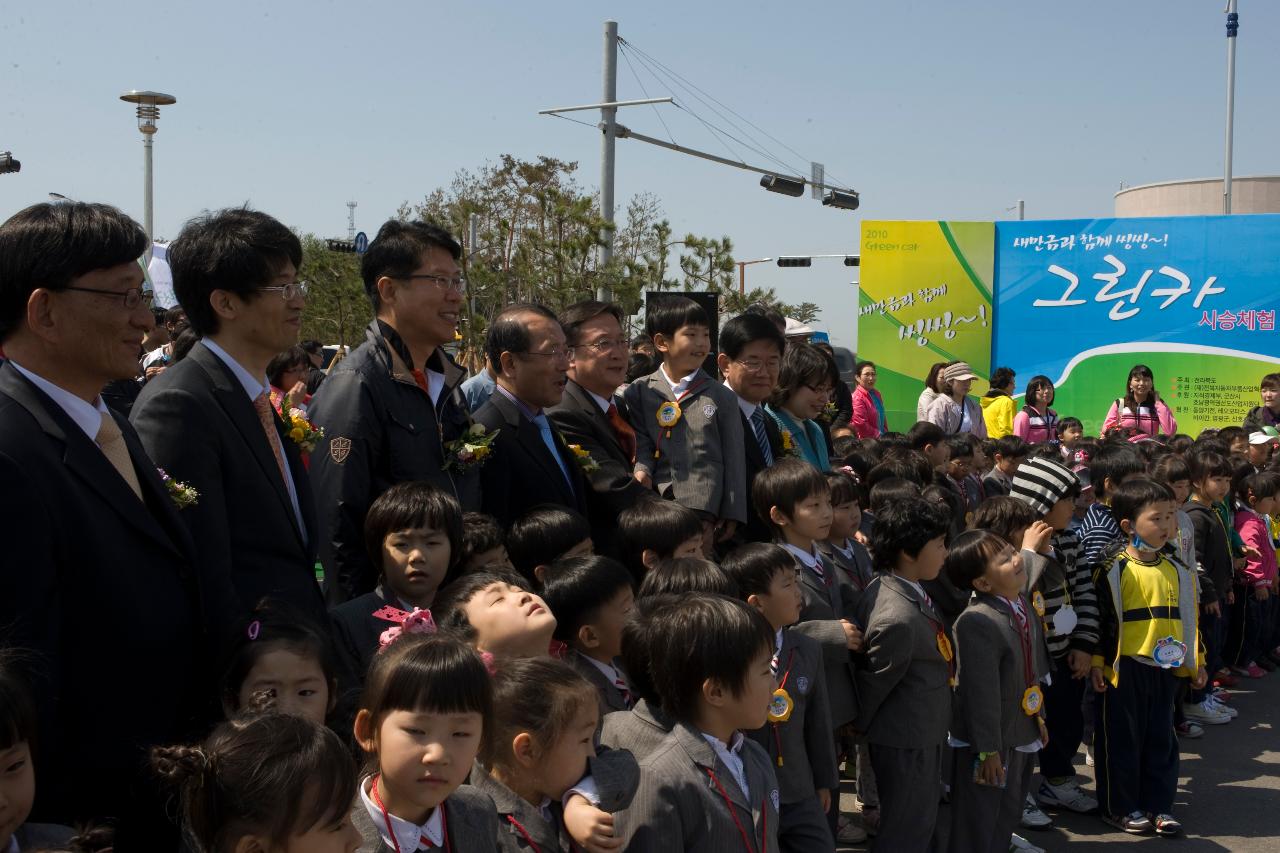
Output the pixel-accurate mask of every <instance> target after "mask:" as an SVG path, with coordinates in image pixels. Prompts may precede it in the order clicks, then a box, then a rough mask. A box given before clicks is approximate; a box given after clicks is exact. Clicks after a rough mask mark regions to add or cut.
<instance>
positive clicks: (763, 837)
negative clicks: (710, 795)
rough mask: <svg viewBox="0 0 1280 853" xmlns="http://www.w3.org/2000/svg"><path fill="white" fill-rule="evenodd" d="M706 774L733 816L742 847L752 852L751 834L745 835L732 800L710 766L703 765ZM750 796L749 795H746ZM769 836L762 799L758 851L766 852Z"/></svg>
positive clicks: (767, 819)
mask: <svg viewBox="0 0 1280 853" xmlns="http://www.w3.org/2000/svg"><path fill="white" fill-rule="evenodd" d="M702 769H703V770H705V771H707V775H708V776H710V777H711V781H712V782H714V783H715V786H716V790H718V791H719V792H720V796H721V798H723V799H724V804H725V807H726V808H728V809H729V816H730V817H732V818H733V825H734V826H736V827H737V828H738V834H739V835H741V836H742V849H743V850H746V851H747V853H753V851H754V850H756V849H757V848H754V847H752V846H751V836H749V835H747V831H746V830H745V829H743V827H742V821H740V820H738V810H737V808H735V807H734V805H733V800H731V799H729V795H728V794H727V793H725V790H724V786H723V785H721V784H720V780H719V779H717V778H716V774H715V771H714V770H712V769H711V768H710V767H704V768H702ZM748 796H750V795H748ZM768 837H769V809H768V808H767V806H766V802H765V801H764V800H761V801H760V847H759V850H760V853H766V846H765V845H766V844H767V843H768Z"/></svg>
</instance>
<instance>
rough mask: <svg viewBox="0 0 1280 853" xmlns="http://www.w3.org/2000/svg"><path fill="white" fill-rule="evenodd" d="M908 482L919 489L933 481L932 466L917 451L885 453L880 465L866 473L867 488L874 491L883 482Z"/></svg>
mask: <svg viewBox="0 0 1280 853" xmlns="http://www.w3.org/2000/svg"><path fill="white" fill-rule="evenodd" d="M896 479H900V480H909V481H911V482H912V483H915V484H916V485H917V486H919V487H920V488H924V487H925V486H927V485H929V483H930V482H932V481H933V466H932V465H930V464H929V460H928V459H926V458H925V456H924V454H923V453H920V452H919V451H917V450H908V451H894V452H891V453H886V454H885V455H884V458H883V459H881V461H880V463H879V464H877V465H876V466H875V467H874V468H872V469H871V470H870V471H869V472H867V488H869V489H874V488H875V487H876V486H877V485H879V484H880V483H881V482H883V481H885V480H896Z"/></svg>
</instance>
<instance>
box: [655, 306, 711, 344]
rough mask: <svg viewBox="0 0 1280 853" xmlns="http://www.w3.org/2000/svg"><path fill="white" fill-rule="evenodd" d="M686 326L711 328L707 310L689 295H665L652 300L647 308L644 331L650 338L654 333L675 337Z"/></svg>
mask: <svg viewBox="0 0 1280 853" xmlns="http://www.w3.org/2000/svg"><path fill="white" fill-rule="evenodd" d="M685 326H703V327H705V328H707V329H710V328H711V320H710V319H709V318H708V317H707V312H706V311H704V310H703V309H702V306H701V305H699V304H698V303H697V302H694V301H693V300H692V299H690V298H689V297H687V296H664V297H662V298H661V299H655V300H653V301H652V302H650V303H649V306H648V307H647V308H646V309H645V316H644V332H645V334H646V335H648V336H649V337H650V338H652V337H653V336H654V335H662V336H664V337H667V338H672V337H675V334H676V332H678V331H679V330H680V329H683V328H684V327H685Z"/></svg>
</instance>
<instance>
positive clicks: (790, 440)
mask: <svg viewBox="0 0 1280 853" xmlns="http://www.w3.org/2000/svg"><path fill="white" fill-rule="evenodd" d="M778 431H779V432H781V433H782V454H783V455H784V456H794V457H796V458H802V457H803V456H804V454H803V453H801V452H800V448H799V447H797V446H796V440H795V437H794V436H793V435H792V434H791V430H789V429H787V428H786V427H779V428H778Z"/></svg>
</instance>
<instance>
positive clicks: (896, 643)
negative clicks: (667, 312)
mask: <svg viewBox="0 0 1280 853" xmlns="http://www.w3.org/2000/svg"><path fill="white" fill-rule="evenodd" d="M659 335H660V336H661V333H659ZM660 343H661V344H663V345H664V346H665V348H664V347H663V346H660V347H659V348H660V350H662V351H663V352H664V353H668V354H675V355H676V356H679V358H682V359H684V361H679V360H678V359H676V360H673V361H672V364H673V365H676V366H675V367H674V368H673V373H672V374H671V376H680V377H683V378H682V379H680V381H679V382H677V383H671V385H672V389H671V390H672V391H673V394H672V396H674V397H675V398H677V399H678V400H687V399H690V397H691V396H697V395H699V394H701V395H703V396H705V397H706V398H707V399H708V400H709V401H715V400H717V399H718V397H717V395H718V393H719V392H718V391H714V390H713V389H714V388H718V387H720V386H718V385H717V386H708V385H706V383H705V380H704V378H703V375H702V374H701V372H700V370H699V369H698V368H697V362H696V360H694V359H693V358H691V357H690V353H691V352H692V353H693V354H698V353H700V352H701V350H699V344H698V342H697V341H693V342H689V341H686V340H685V337H684V335H683V330H682V328H677V329H675V330H674V333H672V334H670V335H667V336H666V337H664V338H663V339H662V340H661V341H660ZM787 358H791V359H793V360H794V359H798V358H799V357H793V356H791V355H790V353H788V356H787ZM788 369H789V370H792V371H793V372H795V377H793V378H795V380H796V381H795V382H793V383H791V384H792V385H793V386H794V387H792V388H791V390H790V392H789V393H788V394H786V395H783V397H781V398H779V399H778V400H777V401H776V402H777V403H778V406H779V409H780V410H782V411H784V412H786V413H790V414H789V415H788V417H789V418H795V417H799V415H800V414H802V413H801V412H799V408H798V407H797V406H794V405H792V404H793V402H794V401H793V399H792V398H793V397H795V396H796V395H800V396H803V394H804V392H803V390H801V389H805V388H808V386H807V385H806V384H805V383H806V382H810V381H820V380H821V377H820V376H817V377H814V376H809V375H808V374H806V373H805V370H806V369H807V368H806V367H805V365H803V364H800V363H799V362H798V361H797V362H796V363H795V364H792V365H791V366H790V367H789V368H788V367H787V366H786V361H785V359H784V370H783V373H784V375H788V374H787V370H788ZM665 375H666V374H664V376H665ZM668 378H670V377H668ZM681 384H683V385H684V386H685V387H684V388H682V389H680V390H675V389H676V387H678V386H679V385H681ZM636 387H637V391H636V395H635V396H636V398H637V399H636V402H637V404H638V405H649V403H646V402H645V398H644V394H645V393H648V391H647V390H646V389H648V388H651V387H652V383H651V384H650V385H648V386H644V388H641V387H640V386H636ZM662 396H663V395H662V394H657V393H656V392H655V393H654V401H650V402H652V403H653V404H654V405H656V406H657V407H658V408H661V405H662V403H661V400H660V399H659V398H661V397H662ZM732 404H733V405H736V403H732ZM707 405H708V406H711V405H713V402H708V403H707ZM707 417H708V418H709V417H710V416H709V415H708V416H707ZM656 418H657V416H656V415H655V422H657V421H656ZM1034 420H1035V424H1034V427H1035V430H1038V431H1039V433H1040V434H1039V435H1038V436H1036V438H1039V439H1043V440H1038V441H1035V442H1034V443H1029V442H1028V441H1027V440H1025V439H1024V438H1022V437H1019V436H1017V435H1011V436H1007V437H1003V438H1000V439H996V440H994V441H989V442H985V443H984V442H980V441H978V440H976V439H975V438H974V437H973V436H970V435H967V434H961V435H951V436H948V435H945V434H944V432H943V430H942V429H941V428H940V427H939V426H938V425H936V424H934V423H928V422H921V423H917V424H916V425H915V426H914V427H912V429H911V430H909V431H908V432H907V433H906V434H897V433H886V434H884V435H882V436H880V437H879V438H875V439H856V438H843V439H837V440H836V441H835V442H834V443H833V447H832V453H831V456H830V459H831V465H832V466H833V467H832V468H831V469H829V470H820V469H819V468H818V467H816V466H815V465H814V464H812V462H811V461H810V458H809V457H810V455H811V454H810V453H809V452H804V451H803V447H801V448H800V450H799V451H798V452H797V453H796V454H794V455H787V456H786V457H785V458H779V459H777V460H775V461H774V462H773V464H771V465H769V466H768V467H767V468H765V469H764V470H762V471H760V472H759V473H758V475H757V476H755V477H754V480H753V481H752V482H751V483H750V486H749V495H746V494H743V493H742V490H743V488H744V487H743V485H742V484H741V483H740V482H739V480H740V473H741V472H738V474H736V475H734V476H733V477H730V476H728V474H725V475H724V476H721V475H719V474H716V475H714V476H713V475H712V474H710V473H708V471H707V470H703V471H702V472H701V474H700V475H699V477H701V478H703V479H702V480H698V479H697V478H695V479H694V480H689V479H688V477H689V476H690V472H689V470H688V466H687V465H685V464H683V463H682V462H681V460H685V459H686V458H687V457H688V455H689V454H692V455H693V456H697V454H698V453H700V452H701V451H699V450H698V449H697V447H698V446H699V445H700V444H707V445H714V444H717V443H718V442H721V441H723V440H728V439H733V440H741V435H740V434H739V433H737V432H734V435H732V436H728V437H727V438H717V437H716V436H714V435H711V434H709V433H708V434H706V435H701V436H699V434H698V433H697V429H704V428H705V424H704V425H701V426H699V424H697V423H695V424H693V425H692V426H689V427H688V429H687V430H685V431H671V430H665V429H664V430H655V431H654V432H653V434H652V435H651V436H650V439H651V441H652V443H653V444H654V445H657V446H660V447H661V450H660V451H658V453H657V458H658V460H659V462H660V464H658V465H656V466H653V467H652V469H646V470H645V471H644V472H643V473H644V476H646V477H648V478H651V479H653V480H657V481H661V483H663V484H664V487H665V488H666V490H667V491H668V492H671V493H673V494H674V495H675V496H676V497H677V499H676V500H662V499H659V498H656V497H655V498H654V499H651V500H645V501H642V502H641V503H639V504H638V505H636V506H635V507H633V508H632V509H629V510H627V511H625V512H624V513H623V514H622V515H621V516H620V517H619V518H618V519H617V529H616V537H617V539H618V541H620V543H621V553H622V554H623V555H624V557H625V560H624V561H618V560H615V559H613V558H611V557H608V556H601V555H596V554H594V553H593V545H592V534H593V531H592V529H591V527H590V525H589V524H588V522H587V521H586V519H584V518H583V517H582V516H580V515H579V514H577V513H575V512H573V511H572V510H568V509H565V508H563V507H538V508H535V509H533V510H532V511H530V512H529V513H527V514H526V515H524V516H522V517H521V518H519V519H518V520H516V521H515V522H514V523H513V524H512V525H511V526H510V528H509V529H508V530H505V531H504V530H502V529H501V528H500V527H499V526H498V525H497V523H496V522H494V520H493V519H491V518H489V517H487V516H483V515H479V514H473V513H467V514H465V515H464V513H463V512H462V510H461V508H460V507H459V505H458V503H457V501H456V500H455V499H454V498H453V497H452V496H450V495H448V494H446V493H444V492H442V491H440V490H439V489H436V488H434V487H433V486H430V485H428V484H425V483H405V484H401V485H397V486H395V487H392V488H391V489H389V490H388V491H386V492H385V493H384V494H382V495H381V496H380V497H379V498H378V499H377V500H376V501H375V502H374V504H373V506H372V507H371V509H370V510H369V512H368V515H367V518H366V521H365V546H366V549H367V551H368V555H369V557H370V560H371V561H372V563H373V564H374V565H375V566H376V567H379V568H380V574H379V578H378V586H377V588H376V590H375V591H373V592H371V593H368V594H366V595H364V596H361V597H358V598H355V599H353V600H350V601H347V602H346V603H344V604H342V605H340V606H338V607H336V608H335V609H334V610H333V611H332V614H331V622H332V624H331V625H326V626H319V625H311V624H308V622H307V621H306V620H305V618H303V617H302V616H300V615H299V614H296V613H290V612H286V611H285V610H284V609H283V608H280V607H278V606H275V605H273V604H271V603H269V602H268V603H264V604H263V605H262V606H261V607H260V608H259V609H258V610H257V611H256V612H255V613H254V614H253V616H252V618H251V620H250V621H249V622H248V623H247V624H245V625H244V626H242V628H241V630H240V632H239V638H238V641H237V643H236V647H235V650H234V653H233V655H232V657H231V659H230V662H229V664H228V665H227V666H226V667H225V670H224V676H223V683H222V685H221V705H222V710H223V712H224V714H225V719H226V722H223V723H222V724H221V725H219V726H218V727H217V728H216V729H215V730H214V731H213V732H212V733H211V734H209V735H208V737H207V738H206V739H205V740H203V741H202V742H201V743H198V744H187V745H175V746H170V747H164V748H158V749H155V750H154V751H153V754H152V756H151V762H152V766H153V769H154V771H155V776H156V778H157V780H158V781H159V783H160V784H162V785H164V786H166V787H167V789H168V790H169V791H170V792H171V795H172V797H173V803H174V804H175V807H176V810H177V812H178V813H179V815H180V820H181V826H182V831H183V835H184V843H185V845H186V846H187V848H188V849H191V850H194V851H210V853H212V852H213V851H217V853H222V851H320V852H321V853H327V851H345V853H351V851H354V850H357V849H359V850H361V851H395V853H410V851H414V850H421V849H435V848H439V849H444V850H453V851H479V850H503V851H535V853H536V851H552V850H562V849H580V850H587V851H612V850H621V849H625V850H629V851H655V853H656V851H661V853H670V851H675V850H683V851H721V850H723V851H747V853H774V851H795V853H815V851H822V850H827V851H830V850H834V848H835V846H836V844H837V843H842V844H843V843H850V842H858V841H861V840H863V839H865V837H866V835H867V834H868V833H870V834H872V835H874V841H873V847H872V849H875V850H884V851H895V853H896V852H897V851H926V850H933V849H950V850H954V851H965V853H968V851H988V850H989V851H1005V850H1008V849H1010V846H1011V845H1013V846H1015V847H1019V848H1022V849H1035V848H1034V845H1032V844H1030V842H1028V841H1026V840H1025V839H1024V838H1023V837H1022V836H1021V835H1020V834H1019V833H1021V832H1023V831H1025V830H1026V829H1036V828H1042V827H1044V826H1047V825H1049V824H1050V823H1051V821H1052V818H1051V817H1049V815H1048V814H1046V812H1045V811H1044V809H1046V808H1048V809H1050V810H1054V809H1067V810H1071V811H1076V812H1094V811H1097V812H1098V813H1099V815H1100V817H1101V818H1102V819H1103V820H1105V821H1107V822H1108V823H1110V824H1112V825H1113V826H1115V827H1117V828H1119V829H1121V830H1123V831H1125V832H1128V833H1134V834H1157V835H1161V836H1174V835H1177V834H1179V833H1180V831H1181V827H1180V825H1179V823H1178V821H1177V819H1176V818H1175V817H1174V815H1173V814H1172V810H1173V799H1174V793H1175V790H1176V785H1177V779H1178V739H1179V738H1180V737H1200V736H1202V735H1203V734H1204V730H1203V727H1204V726H1205V725H1222V724H1227V723H1230V722H1231V721H1232V720H1233V719H1234V718H1235V717H1236V714H1237V712H1236V711H1235V710H1234V709H1232V708H1231V707H1230V704H1229V703H1230V694H1229V692H1228V688H1229V687H1230V686H1231V685H1232V684H1233V683H1235V681H1236V679H1239V678H1260V677H1263V676H1264V675H1265V673H1266V672H1267V671H1270V670H1273V669H1275V667H1276V666H1277V665H1280V613H1278V612H1277V611H1278V610H1280V607H1278V606H1277V600H1278V599H1277V595H1276V594H1277V592H1278V591H1280V590H1278V587H1277V557H1276V547H1275V545H1276V537H1277V535H1280V521H1278V519H1277V516H1280V505H1278V501H1280V472H1278V471H1277V470H1276V469H1275V468H1273V467H1271V466H1272V460H1271V456H1272V453H1273V449H1274V446H1275V444H1276V443H1277V441H1278V440H1280V434H1278V433H1276V431H1275V429H1274V428H1273V427H1263V426H1260V427H1258V429H1256V430H1254V431H1253V432H1252V433H1244V432H1243V431H1242V430H1238V429H1223V430H1219V431H1206V432H1205V433H1204V434H1202V435H1200V436H1199V437H1196V438H1194V439H1193V438H1191V437H1189V436H1173V437H1169V438H1165V439H1151V440H1143V441H1138V442H1133V441H1130V440H1128V438H1127V437H1125V436H1123V435H1113V436H1110V437H1108V438H1106V439H1099V440H1095V439H1086V438H1084V437H1083V435H1082V433H1083V430H1082V429H1081V427H1080V424H1079V422H1078V421H1075V420H1074V419H1071V418H1063V419H1061V420H1056V416H1055V419H1054V420H1052V421H1050V420H1047V419H1046V418H1045V417H1044V416H1043V415H1042V414H1036V415H1035V418H1034ZM735 423H736V421H735ZM781 423H783V424H785V423H787V421H786V420H784V421H781ZM672 425H674V424H672ZM792 426H796V424H795V423H794V422H793V423H792ZM800 426H803V424H801V425H800ZM704 431H705V429H704ZM1033 431H1034V430H1033ZM1024 432H1025V430H1024ZM682 436H695V437H698V440H697V442H693V443H689V444H686V445H683V446H680V445H679V442H680V441H681V437H682ZM809 440H812V441H814V442H816V441H817V440H818V437H817V436H809V437H808V438H805V439H798V444H799V445H804V443H805V441H809ZM693 464H694V465H695V466H696V459H695V460H694V463H693ZM708 477H710V478H711V479H715V478H716V477H719V478H720V480H719V481H717V482H713V483H711V482H705V480H706V478H708ZM735 477H736V478H738V479H735ZM682 478H684V479H683V480H682ZM681 495H694V496H696V500H693V501H691V502H692V503H694V504H695V505H693V506H690V505H688V503H689V502H682V501H680V500H679V496H681ZM748 498H749V500H748ZM748 510H750V511H752V512H754V513H755V515H756V516H757V517H758V518H759V519H760V520H761V521H762V522H763V523H764V524H765V525H766V526H767V528H768V529H769V530H770V531H771V534H772V542H743V541H741V539H740V537H736V536H734V533H735V529H734V528H735V526H736V524H737V523H741V522H743V521H744V520H745V519H746V517H747V512H748ZM17 654H18V653H7V655H6V656H5V657H0V849H2V850H6V851H11V850H15V849H16V850H18V851H21V853H28V851H30V850H62V849H94V848H92V845H93V843H94V841H93V839H94V837H95V836H94V833H95V832H96V830H90V831H89V832H87V833H81V835H79V836H77V837H76V838H72V833H71V831H70V830H67V829H63V828H60V827H53V826H41V825H35V824H30V823H27V822H26V817H27V815H28V813H29V812H30V810H31V805H32V801H33V799H34V797H35V782H34V779H35V777H34V774H33V764H34V763H35V762H36V761H38V755H39V752H38V745H39V737H38V735H39V732H38V731H37V728H38V722H39V721H38V720H37V719H36V715H35V712H34V710H33V707H34V706H33V704H32V701H31V698H30V693H29V688H28V686H27V685H26V684H24V681H23V676H22V672H23V671H24V670H25V667H24V666H22V665H21V664H20V662H19V661H18V660H17V658H16V657H15V655H17ZM1082 744H1087V756H1088V760H1089V761H1090V762H1091V763H1093V764H1094V765H1095V767H1096V768H1097V771H1096V774H1095V775H1096V778H1097V780H1098V783H1097V789H1096V794H1094V795H1090V794H1088V793H1086V792H1085V791H1084V790H1083V789H1082V787H1081V785H1080V781H1079V778H1078V777H1077V774H1076V770H1075V767H1074V761H1075V759H1076V757H1077V753H1078V751H1079V750H1080V747H1081V745H1082ZM1037 768H1038V769H1039V772H1040V775H1041V777H1042V780H1043V781H1042V782H1041V783H1040V784H1039V786H1038V787H1036V788H1035V789H1034V790H1033V789H1032V776H1033V772H1034V771H1035V770H1036V769H1037ZM842 773H843V775H845V776H846V777H847V778H849V779H851V780H853V781H854V785H855V787H856V792H857V801H858V803H859V804H860V810H859V813H858V814H844V813H841V809H840V798H839V792H840V788H841V776H842ZM944 801H949V802H950V807H949V811H948V812H947V814H948V815H949V819H948V820H946V821H945V822H944V821H940V819H939V815H940V814H942V813H941V812H940V809H939V806H940V803H942V802H944ZM68 845H72V846H68ZM75 845H78V846H75Z"/></svg>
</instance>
